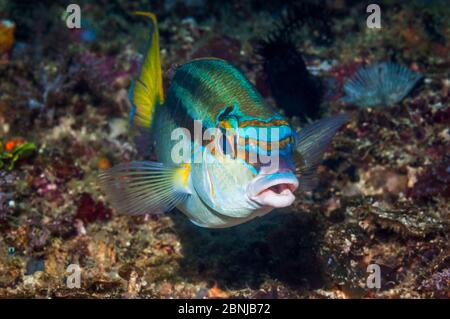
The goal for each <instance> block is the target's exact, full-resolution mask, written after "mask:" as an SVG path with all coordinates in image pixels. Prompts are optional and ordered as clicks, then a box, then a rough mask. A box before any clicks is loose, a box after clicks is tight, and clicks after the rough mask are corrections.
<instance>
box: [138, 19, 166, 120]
mask: <svg viewBox="0 0 450 319" xmlns="http://www.w3.org/2000/svg"><path fill="white" fill-rule="evenodd" d="M133 13H134V14H136V15H140V16H145V17H149V18H150V19H151V20H152V32H151V36H150V44H149V48H148V50H147V55H146V56H145V60H144V63H143V64H142V67H141V70H140V74H139V77H138V78H137V79H136V80H135V81H134V82H133V85H132V86H131V91H130V100H131V104H132V108H131V112H130V121H131V123H132V124H133V125H137V126H139V127H143V128H149V127H150V126H151V124H152V118H153V114H154V111H155V108H156V107H157V106H158V105H162V104H163V103H164V90H163V79H162V70H161V58H160V52H159V32H158V21H157V19H156V16H155V15H154V14H153V13H151V12H143V11H135V12H133Z"/></svg>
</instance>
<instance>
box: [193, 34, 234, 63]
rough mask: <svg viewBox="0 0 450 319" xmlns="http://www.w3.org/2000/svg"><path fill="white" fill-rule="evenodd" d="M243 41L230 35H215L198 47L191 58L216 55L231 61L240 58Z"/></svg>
mask: <svg viewBox="0 0 450 319" xmlns="http://www.w3.org/2000/svg"><path fill="white" fill-rule="evenodd" d="M240 52H241V42H240V41H239V40H238V39H235V38H232V37H229V36H215V37H213V38H211V39H209V40H208V41H207V42H206V43H205V44H204V45H202V46H201V47H200V48H198V49H197V50H196V51H195V52H194V53H193V54H192V56H191V58H193V59H196V58H204V57H215V58H220V59H224V60H226V61H229V62H231V63H237V62H239V59H240Z"/></svg>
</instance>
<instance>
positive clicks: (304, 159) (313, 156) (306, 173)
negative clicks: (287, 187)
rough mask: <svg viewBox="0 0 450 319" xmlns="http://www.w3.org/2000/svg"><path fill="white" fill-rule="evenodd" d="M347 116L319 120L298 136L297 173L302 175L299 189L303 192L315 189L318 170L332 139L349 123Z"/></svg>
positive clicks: (301, 131) (305, 128)
mask: <svg viewBox="0 0 450 319" xmlns="http://www.w3.org/2000/svg"><path fill="white" fill-rule="evenodd" d="M348 119H349V116H348V115H347V114H339V115H336V116H333V117H330V118H326V119H322V120H319V121H317V122H315V123H312V124H311V125H308V126H306V127H304V128H303V129H301V130H300V132H299V134H298V144H297V147H296V149H297V152H298V153H297V154H296V155H295V156H294V158H295V160H296V162H297V171H298V173H299V174H300V178H299V188H300V189H302V190H303V191H309V190H311V189H313V188H314V187H315V185H316V183H317V179H316V174H315V171H316V168H317V165H319V164H320V162H321V161H322V157H323V153H324V152H325V150H326V148H327V146H328V144H330V142H331V139H332V138H333V136H334V135H335V134H336V131H337V130H338V129H339V128H340V127H341V126H342V125H343V124H344V123H346V122H347V121H348Z"/></svg>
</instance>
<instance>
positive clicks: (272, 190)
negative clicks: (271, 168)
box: [247, 172, 298, 208]
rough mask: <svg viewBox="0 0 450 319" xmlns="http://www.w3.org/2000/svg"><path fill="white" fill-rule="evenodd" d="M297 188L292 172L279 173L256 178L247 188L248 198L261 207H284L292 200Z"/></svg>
mask: <svg viewBox="0 0 450 319" xmlns="http://www.w3.org/2000/svg"><path fill="white" fill-rule="evenodd" d="M297 187H298V180H297V177H296V176H295V175H294V174H293V173H292V172H279V173H274V174H270V175H262V176H260V177H257V178H256V179H255V180H254V181H253V182H252V183H251V184H250V185H249V187H248V190H247V192H248V196H249V198H250V199H251V200H253V201H255V202H256V203H258V204H259V205H261V206H269V207H274V208H276V207H286V206H289V205H291V204H292V203H293V202H294V200H295V196H294V194H293V193H294V191H295V190H296V189H297Z"/></svg>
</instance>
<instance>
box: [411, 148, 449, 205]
mask: <svg viewBox="0 0 450 319" xmlns="http://www.w3.org/2000/svg"><path fill="white" fill-rule="evenodd" d="M447 151H448V148H447ZM408 196H409V197H412V198H413V199H416V200H424V201H430V200H432V199H433V198H434V197H436V196H442V197H445V198H449V197H450V156H448V155H447V156H444V157H443V158H442V159H440V160H438V161H437V163H436V164H435V165H429V166H428V167H427V168H426V170H425V171H424V172H423V173H422V174H420V175H419V176H418V177H417V181H416V183H414V185H413V187H412V189H410V190H409V192H408Z"/></svg>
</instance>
